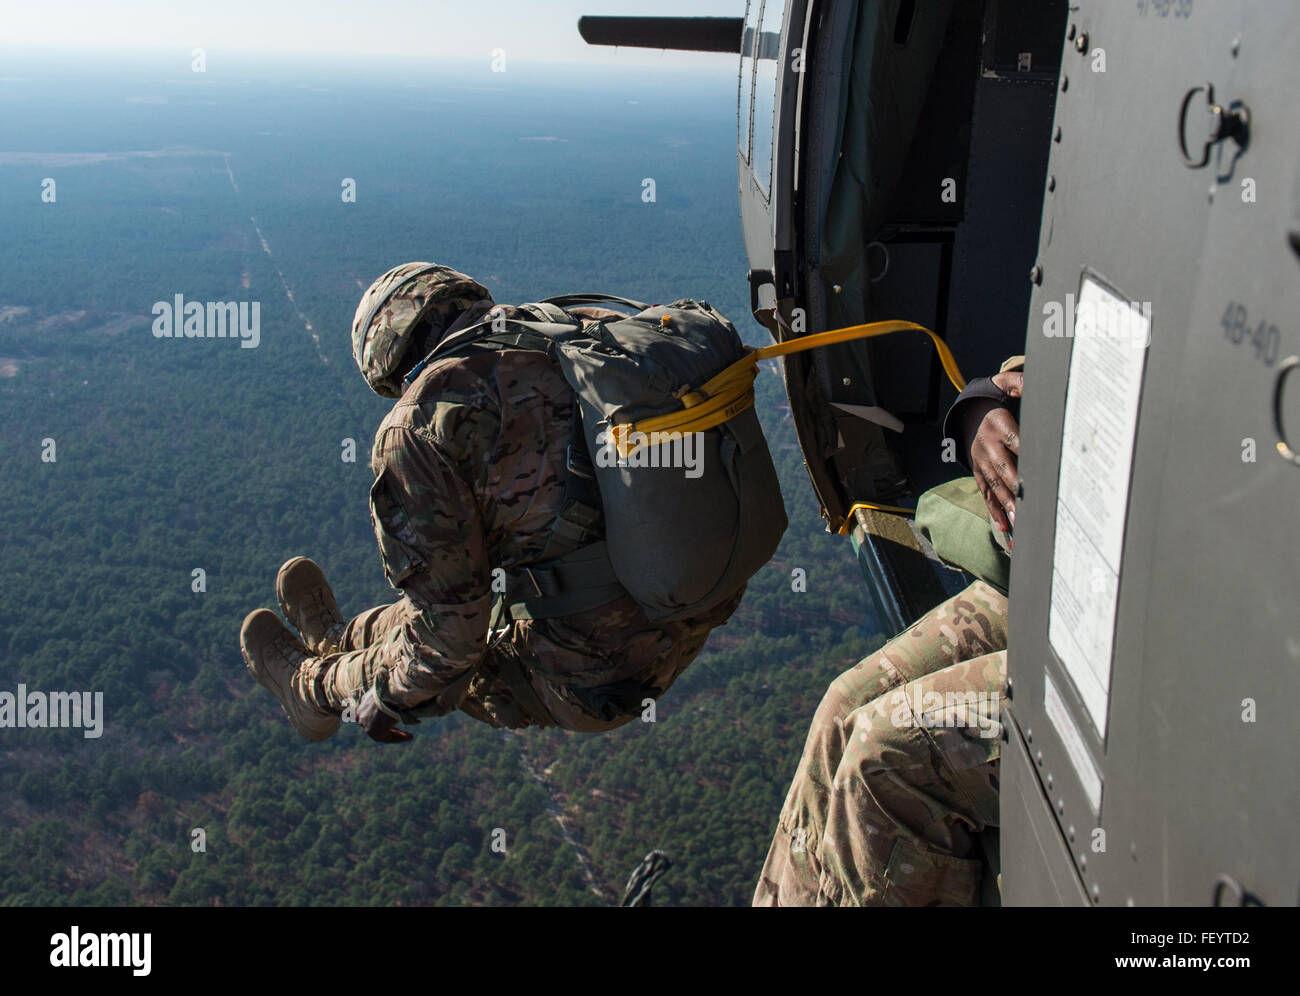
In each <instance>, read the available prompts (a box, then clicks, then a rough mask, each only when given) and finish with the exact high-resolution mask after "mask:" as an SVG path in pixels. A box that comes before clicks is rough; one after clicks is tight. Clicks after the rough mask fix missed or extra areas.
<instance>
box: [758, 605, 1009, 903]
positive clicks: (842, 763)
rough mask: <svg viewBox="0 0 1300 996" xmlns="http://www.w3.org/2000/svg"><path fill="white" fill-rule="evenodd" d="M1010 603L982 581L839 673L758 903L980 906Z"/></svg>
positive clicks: (994, 806)
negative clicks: (981, 850)
mask: <svg viewBox="0 0 1300 996" xmlns="http://www.w3.org/2000/svg"><path fill="white" fill-rule="evenodd" d="M1006 645H1007V600H1006V598H1005V597H1004V596H1003V595H1002V594H1001V593H999V592H998V591H997V590H996V589H994V588H993V587H991V586H990V585H988V584H985V583H984V582H983V581H976V582H975V583H974V584H972V585H971V586H970V587H969V588H967V589H966V590H965V591H963V592H961V593H960V594H959V595H957V596H955V597H953V598H951V599H949V600H948V601H947V602H944V603H943V604H942V605H940V606H938V607H937V608H935V609H933V610H931V611H930V612H929V613H927V614H926V615H925V616H924V617H922V618H921V619H920V620H918V621H917V622H916V623H914V624H913V625H912V626H911V627H909V628H908V629H907V630H905V631H904V632H903V633H902V634H900V635H899V636H897V637H895V638H894V639H893V640H891V641H890V642H889V643H887V644H886V645H885V646H884V647H882V648H881V649H880V650H878V651H876V652H875V653H874V654H871V655H870V656H869V657H866V658H864V659H863V660H862V661H860V662H859V663H858V664H857V665H856V666H855V667H853V668H851V669H850V670H848V671H846V672H845V673H844V674H842V675H840V676H839V677H838V678H836V679H835V681H834V682H832V684H831V686H830V688H829V689H828V690H827V692H826V695H825V697H824V698H823V699H822V702H821V705H820V706H819V707H818V709H817V714H816V716H815V717H814V718H813V721H812V728H811V730H810V731H809V733H808V739H807V741H806V743H805V745H804V751H803V757H802V759H801V760H800V762H799V768H798V771H797V773H796V775H795V778H794V781H793V783H792V784H791V786H790V791H789V794H788V795H787V797H786V800H785V805H784V807H783V808H782V810H781V817H780V821H779V823H778V826H777V831H776V836H775V838H774V839H773V841H772V846H771V849H770V851H769V852H768V856H767V862H766V864H765V865H764V866H763V871H762V875H761V877H760V879H759V883H758V888H757V890H756V891H755V893H754V905H755V906H814V905H816V906H893V905H907V906H912V905H933V904H945V905H946V904H953V905H972V904H974V903H975V901H976V899H977V897H978V894H979V887H980V875H981V870H982V864H981V861H980V859H979V857H978V855H977V854H976V846H977V844H976V839H975V838H976V834H978V833H979V832H980V831H982V830H983V829H985V828H986V827H989V826H997V825H998V758H999V753H1000V746H1001V726H1000V723H999V717H1000V716H1001V708H1002V706H1003V705H1004V704H1005V703H1004V701H1003V697H1002V696H1003V689H1004V686H1005V684H1006Z"/></svg>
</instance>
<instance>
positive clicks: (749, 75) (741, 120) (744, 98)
mask: <svg viewBox="0 0 1300 996" xmlns="http://www.w3.org/2000/svg"><path fill="white" fill-rule="evenodd" d="M762 6H763V3H762V0H749V4H748V5H747V7H746V9H745V37H744V40H743V41H742V42H741V48H740V113H739V114H737V115H736V121H737V124H738V127H739V130H740V138H739V142H740V157H741V158H742V159H744V160H745V161H746V162H748V161H749V126H750V124H751V119H750V115H749V111H750V106H751V103H752V98H753V92H754V39H755V38H756V37H757V34H758V32H757V30H756V22H757V21H758V12H759V10H760V9H761V8H762Z"/></svg>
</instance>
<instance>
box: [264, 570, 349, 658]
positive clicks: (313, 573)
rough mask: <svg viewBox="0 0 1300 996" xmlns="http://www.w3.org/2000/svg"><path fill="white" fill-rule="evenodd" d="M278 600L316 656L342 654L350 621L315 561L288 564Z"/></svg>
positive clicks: (279, 577)
mask: <svg viewBox="0 0 1300 996" xmlns="http://www.w3.org/2000/svg"><path fill="white" fill-rule="evenodd" d="M275 597H276V598H278V599H279V601H280V612H281V614H282V615H283V616H284V617H285V618H286V619H287V620H289V625H291V626H293V627H294V628H295V629H297V630H298V633H299V634H300V635H301V636H302V642H303V643H305V644H306V645H307V648H308V649H309V650H311V652H312V653H314V654H317V655H318V656H321V657H323V656H325V655H326V654H334V653H338V651H339V640H341V639H342V638H343V630H344V628H345V627H346V626H347V620H346V619H344V618H343V613H341V612H340V611H339V605H338V602H336V601H334V591H333V590H332V589H331V588H330V586H329V582H328V581H326V580H325V573H324V572H323V571H322V570H321V569H320V568H319V567H318V566H316V562H315V561H313V560H308V559H307V558H306V557H294V558H293V559H292V560H290V561H287V562H286V563H285V565H284V566H283V567H281V568H280V573H279V574H277V575H276V578H275Z"/></svg>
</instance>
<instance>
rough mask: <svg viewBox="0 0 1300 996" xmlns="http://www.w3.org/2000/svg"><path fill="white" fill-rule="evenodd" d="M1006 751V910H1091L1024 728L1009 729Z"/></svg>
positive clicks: (1003, 796)
mask: <svg viewBox="0 0 1300 996" xmlns="http://www.w3.org/2000/svg"><path fill="white" fill-rule="evenodd" d="M1006 726H1007V730H1008V734H1009V742H1007V743H1004V744H1003V746H1002V765H1001V773H1002V787H1001V799H1000V807H1001V819H1002V834H1001V837H1002V839H1001V850H1002V905H1003V906H1087V905H1088V894H1087V893H1086V892H1084V890H1083V883H1082V882H1080V881H1079V876H1078V874H1076V872H1075V870H1074V866H1073V865H1072V864H1071V861H1070V851H1069V849H1068V848H1067V847H1066V846H1065V842H1064V841H1063V840H1062V839H1061V832H1060V830H1059V829H1058V828H1057V826H1056V821H1055V820H1054V819H1052V810H1051V807H1050V806H1049V805H1048V803H1047V800H1046V799H1045V798H1044V796H1043V792H1042V786H1041V785H1040V784H1039V782H1038V777H1037V775H1035V774H1034V768H1033V764H1032V763H1031V761H1030V755H1031V753H1032V751H1031V749H1030V746H1029V745H1026V743H1025V741H1024V738H1023V737H1022V735H1021V731H1020V729H1019V727H1017V725H1016V724H1015V723H1014V722H1009V723H1007V724H1006Z"/></svg>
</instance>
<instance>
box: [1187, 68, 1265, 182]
mask: <svg viewBox="0 0 1300 996" xmlns="http://www.w3.org/2000/svg"><path fill="white" fill-rule="evenodd" d="M1198 93H1204V94H1205V110H1206V113H1208V114H1209V115H1210V119H1211V120H1210V137H1209V139H1208V140H1207V141H1206V142H1205V145H1204V147H1203V148H1202V149H1201V158H1200V159H1193V158H1192V155H1191V153H1190V152H1188V151H1187V110H1188V108H1190V107H1191V105H1192V100H1193V99H1194V98H1195V97H1196V95H1197V94H1198ZM1249 136H1250V109H1249V108H1248V107H1246V105H1245V104H1237V105H1236V106H1228V107H1224V106H1222V105H1221V104H1216V103H1215V102H1214V84H1213V83H1202V84H1200V85H1199V86H1194V87H1192V88H1191V89H1190V90H1188V91H1187V93H1185V94H1184V95H1183V106H1182V108H1181V109H1180V110H1179V112H1178V149H1179V151H1180V152H1182V154H1183V163H1184V164H1185V165H1186V166H1187V168H1188V169H1201V168H1202V167H1203V166H1205V164H1206V163H1208V162H1209V161H1210V150H1211V149H1212V148H1214V146H1216V145H1218V144H1219V143H1220V142H1222V141H1225V140H1226V139H1229V138H1231V139H1234V140H1235V141H1236V143H1237V144H1238V145H1239V146H1241V147H1243V148H1244V147H1245V145H1246V140H1247V138H1249Z"/></svg>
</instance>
